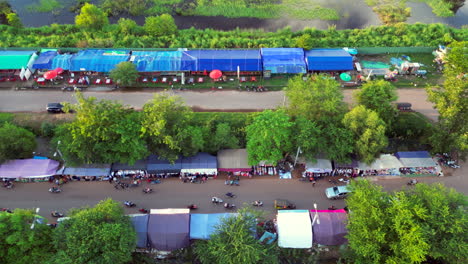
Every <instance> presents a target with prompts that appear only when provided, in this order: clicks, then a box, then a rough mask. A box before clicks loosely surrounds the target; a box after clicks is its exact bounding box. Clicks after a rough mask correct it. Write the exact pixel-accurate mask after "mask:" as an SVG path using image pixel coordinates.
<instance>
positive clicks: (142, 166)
mask: <svg viewBox="0 0 468 264" xmlns="http://www.w3.org/2000/svg"><path fill="white" fill-rule="evenodd" d="M146 168H147V161H146V159H141V160H137V161H136V162H135V163H134V164H125V163H118V162H117V163H112V171H118V170H143V171H145V170H146Z"/></svg>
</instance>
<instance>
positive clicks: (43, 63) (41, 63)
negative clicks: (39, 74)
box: [32, 50, 58, 70]
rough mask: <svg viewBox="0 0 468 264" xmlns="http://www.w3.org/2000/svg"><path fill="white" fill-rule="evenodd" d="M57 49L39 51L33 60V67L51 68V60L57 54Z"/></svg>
mask: <svg viewBox="0 0 468 264" xmlns="http://www.w3.org/2000/svg"><path fill="white" fill-rule="evenodd" d="M57 54H58V53H57V51H54V50H49V51H44V52H41V54H40V55H39V57H38V58H37V59H36V61H35V62H34V64H33V66H32V68H33V69H47V70H49V69H52V61H53V59H54V58H55V56H57Z"/></svg>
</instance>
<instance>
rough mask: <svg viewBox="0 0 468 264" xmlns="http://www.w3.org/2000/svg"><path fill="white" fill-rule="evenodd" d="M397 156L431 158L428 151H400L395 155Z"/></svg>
mask: <svg viewBox="0 0 468 264" xmlns="http://www.w3.org/2000/svg"><path fill="white" fill-rule="evenodd" d="M395 156H396V157H397V158H399V159H401V158H430V157H431V154H429V152H427V151H400V152H397V153H395Z"/></svg>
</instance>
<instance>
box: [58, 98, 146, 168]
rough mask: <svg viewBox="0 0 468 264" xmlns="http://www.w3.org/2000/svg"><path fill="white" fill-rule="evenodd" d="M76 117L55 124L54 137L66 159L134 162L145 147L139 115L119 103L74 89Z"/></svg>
mask: <svg viewBox="0 0 468 264" xmlns="http://www.w3.org/2000/svg"><path fill="white" fill-rule="evenodd" d="M76 99H77V101H78V104H77V105H76V106H74V108H75V110H76V112H77V113H76V119H75V120H74V121H73V122H71V123H68V124H64V125H62V126H59V127H58V128H57V130H56V134H55V137H54V141H55V142H57V143H58V141H60V145H59V149H60V150H61V152H62V154H63V156H64V159H65V161H66V162H67V163H72V164H82V163H113V162H122V163H135V162H136V161H137V160H138V159H141V158H144V157H146V155H147V153H148V151H147V148H146V144H145V142H144V140H143V138H142V137H141V135H140V129H141V124H140V118H139V114H138V113H137V112H135V111H134V110H132V109H130V108H128V107H126V106H123V105H122V104H120V103H117V102H114V101H109V100H101V101H97V100H96V98H94V97H88V98H84V96H83V95H82V94H81V93H76Z"/></svg>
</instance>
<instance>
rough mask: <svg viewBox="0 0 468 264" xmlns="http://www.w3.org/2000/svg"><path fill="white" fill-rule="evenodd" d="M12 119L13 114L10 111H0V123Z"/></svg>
mask: <svg viewBox="0 0 468 264" xmlns="http://www.w3.org/2000/svg"><path fill="white" fill-rule="evenodd" d="M11 121H13V114H12V113H0V125H3V123H6V122H11Z"/></svg>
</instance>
